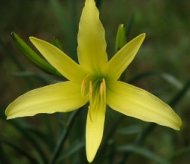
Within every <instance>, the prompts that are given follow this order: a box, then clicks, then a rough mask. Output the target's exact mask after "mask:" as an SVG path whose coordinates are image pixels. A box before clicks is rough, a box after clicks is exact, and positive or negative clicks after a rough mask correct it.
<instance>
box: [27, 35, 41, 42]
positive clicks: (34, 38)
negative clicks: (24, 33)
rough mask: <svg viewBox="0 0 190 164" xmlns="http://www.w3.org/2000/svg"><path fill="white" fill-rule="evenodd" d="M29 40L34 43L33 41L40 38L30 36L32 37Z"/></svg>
mask: <svg viewBox="0 0 190 164" xmlns="http://www.w3.org/2000/svg"><path fill="white" fill-rule="evenodd" d="M29 40H30V41H31V42H32V43H33V42H35V41H37V40H39V39H38V38H36V37H34V36H30V37H29Z"/></svg>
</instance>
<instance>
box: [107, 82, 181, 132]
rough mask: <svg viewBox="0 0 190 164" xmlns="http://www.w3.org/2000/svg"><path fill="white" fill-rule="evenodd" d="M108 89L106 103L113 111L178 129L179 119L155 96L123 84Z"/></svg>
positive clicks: (116, 83)
mask: <svg viewBox="0 0 190 164" xmlns="http://www.w3.org/2000/svg"><path fill="white" fill-rule="evenodd" d="M110 87H111V88H110V89H109V93H108V97H107V102H108V105H109V106H110V107H111V108H113V109H114V110H116V111H118V112H121V113H123V114H125V115H127V116H131V117H135V118H138V119H141V120H143V121H148V122H155V123H157V124H160V125H163V126H168V127H170V128H173V129H176V130H179V129H180V127H181V124H182V121H181V119H180V117H179V116H178V115H177V114H176V113H175V112H174V111H173V110H172V108H171V107H170V106H169V105H167V104H166V103H164V102H163V101H161V100H160V99H159V98H157V97H156V96H154V95H152V94H150V93H149V92H147V91H145V90H143V89H140V88H137V87H135V86H133V85H130V84H127V83H123V82H115V83H114V84H112V85H111V86H110Z"/></svg>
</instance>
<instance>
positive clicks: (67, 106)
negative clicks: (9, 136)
mask: <svg viewBox="0 0 190 164" xmlns="http://www.w3.org/2000/svg"><path fill="white" fill-rule="evenodd" d="M85 103H86V99H84V98H82V97H81V92H80V86H78V85H76V84H75V83H73V82H70V81H69V82H61V83H57V84H53V85H48V86H45V87H42V88H39V89H34V90H32V91H30V92H27V93H25V94H24V95H22V96H20V97H18V98H17V99H16V100H15V101H13V102H12V103H11V104H10V105H9V106H8V107H7V109H6V111H5V114H6V116H7V119H12V118H16V117H24V116H33V115H35V114H39V113H54V112H69V111H72V110H75V109H78V108H79V107H81V106H83V105H84V104H85Z"/></svg>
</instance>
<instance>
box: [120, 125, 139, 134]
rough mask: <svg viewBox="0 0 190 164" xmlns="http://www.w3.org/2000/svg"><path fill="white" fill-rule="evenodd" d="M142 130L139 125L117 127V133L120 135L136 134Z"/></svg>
mask: <svg viewBox="0 0 190 164" xmlns="http://www.w3.org/2000/svg"><path fill="white" fill-rule="evenodd" d="M141 131H142V127H141V126H139V125H131V126H128V127H123V128H119V129H118V130H117V133H119V134H122V135H130V134H137V133H139V132H141Z"/></svg>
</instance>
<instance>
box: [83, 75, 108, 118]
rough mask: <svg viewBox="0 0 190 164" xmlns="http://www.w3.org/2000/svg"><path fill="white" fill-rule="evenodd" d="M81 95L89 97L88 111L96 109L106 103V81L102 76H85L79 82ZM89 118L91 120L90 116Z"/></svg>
mask: <svg viewBox="0 0 190 164" xmlns="http://www.w3.org/2000/svg"><path fill="white" fill-rule="evenodd" d="M81 94H82V96H88V98H89V111H90V113H91V111H93V110H98V109H99V108H102V107H104V106H105V105H106V81H105V78H104V77H96V78H92V77H90V76H86V77H85V78H84V79H83V81H82V83H81ZM91 119H92V120H93V118H92V116H91Z"/></svg>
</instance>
